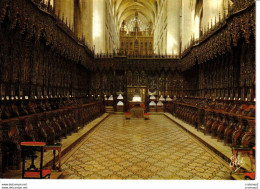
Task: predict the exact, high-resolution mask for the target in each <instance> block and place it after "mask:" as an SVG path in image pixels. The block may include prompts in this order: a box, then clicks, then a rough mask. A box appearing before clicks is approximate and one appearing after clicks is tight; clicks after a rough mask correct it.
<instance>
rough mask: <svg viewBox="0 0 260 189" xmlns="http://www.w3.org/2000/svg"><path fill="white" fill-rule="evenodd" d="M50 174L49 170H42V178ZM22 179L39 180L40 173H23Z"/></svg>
mask: <svg viewBox="0 0 260 189" xmlns="http://www.w3.org/2000/svg"><path fill="white" fill-rule="evenodd" d="M50 174H51V170H49V169H43V170H42V177H46V176H48V175H50ZM24 177H26V178H40V172H39V171H26V172H25V173H24Z"/></svg>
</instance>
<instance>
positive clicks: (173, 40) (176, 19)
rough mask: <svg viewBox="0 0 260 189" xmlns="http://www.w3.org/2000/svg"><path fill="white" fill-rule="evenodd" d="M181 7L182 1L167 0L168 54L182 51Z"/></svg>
mask: <svg viewBox="0 0 260 189" xmlns="http://www.w3.org/2000/svg"><path fill="white" fill-rule="evenodd" d="M180 7H181V1H173V0H167V54H174V55H179V53H180ZM173 52H174V53H173Z"/></svg>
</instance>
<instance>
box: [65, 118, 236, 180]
mask: <svg viewBox="0 0 260 189" xmlns="http://www.w3.org/2000/svg"><path fill="white" fill-rule="evenodd" d="M62 169H63V174H64V179H172V180H190V179H194V180H200V179H202V180H206V179H214V180H228V179H231V177H230V172H231V170H230V168H229V166H228V164H227V163H225V162H224V161H221V160H220V159H219V157H217V155H215V154H213V153H212V152H210V150H209V149H207V148H206V147H205V146H203V145H202V144H201V143H200V142H199V141H197V140H196V139H194V138H192V137H191V136H190V135H189V134H187V133H186V132H185V131H183V130H182V129H181V128H179V127H178V126H177V125H175V124H174V123H173V122H172V121H170V120H169V119H167V118H166V117H165V116H163V115H151V116H150V120H143V119H131V120H125V117H124V116H123V115H112V116H110V117H109V118H108V119H107V120H106V121H104V122H103V123H101V124H100V125H99V126H98V127H97V128H96V129H95V131H94V132H92V133H91V134H90V135H89V136H88V138H87V139H86V142H85V143H84V144H83V145H82V146H80V147H79V148H78V149H77V150H76V151H75V153H74V154H73V155H72V156H71V157H69V158H68V160H67V161H66V162H65V163H64V164H63V165H62Z"/></svg>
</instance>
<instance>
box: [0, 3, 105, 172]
mask: <svg viewBox="0 0 260 189" xmlns="http://www.w3.org/2000/svg"><path fill="white" fill-rule="evenodd" d="M93 57H94V56H93V51H92V50H91V49H90V48H89V47H88V46H87V44H86V43H85V41H84V40H81V39H78V38H77V37H76V35H75V34H74V33H73V32H72V30H71V28H70V27H69V26H67V25H66V23H65V20H64V19H63V18H59V17H58V16H56V15H55V14H54V10H53V9H52V8H51V7H50V6H46V5H44V4H42V3H41V1H39V0H31V1H24V0H17V1H12V0H3V1H0V100H1V101H0V170H1V171H0V175H1V174H2V171H6V170H8V169H17V168H19V165H20V161H21V158H20V145H19V144H20V142H21V141H44V142H46V143H49V144H52V143H54V142H57V141H60V140H61V138H63V137H66V136H67V135H69V134H72V133H73V132H76V131H77V130H78V129H79V128H82V127H83V126H84V125H85V124H86V123H88V122H90V121H91V120H93V119H94V118H96V117H98V116H100V115H101V114H102V113H103V112H104V107H103V104H102V103H101V102H95V100H94V99H91V98H87V94H89V87H88V86H89V80H88V75H89V71H88V68H87V65H88V64H91V63H92V61H93Z"/></svg>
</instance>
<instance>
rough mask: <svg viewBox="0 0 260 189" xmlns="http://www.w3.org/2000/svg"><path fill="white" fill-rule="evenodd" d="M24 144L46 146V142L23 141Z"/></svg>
mask: <svg viewBox="0 0 260 189" xmlns="http://www.w3.org/2000/svg"><path fill="white" fill-rule="evenodd" d="M21 145H22V146H45V145H46V143H45V142H21Z"/></svg>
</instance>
